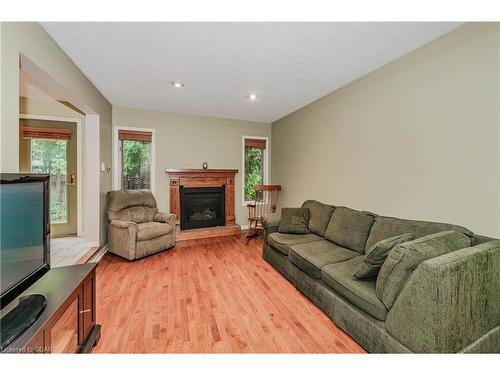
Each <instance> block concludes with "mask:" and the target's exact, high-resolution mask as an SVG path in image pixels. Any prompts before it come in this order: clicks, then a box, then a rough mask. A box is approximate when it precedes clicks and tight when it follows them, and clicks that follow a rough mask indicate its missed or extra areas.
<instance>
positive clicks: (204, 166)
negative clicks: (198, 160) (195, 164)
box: [201, 161, 208, 169]
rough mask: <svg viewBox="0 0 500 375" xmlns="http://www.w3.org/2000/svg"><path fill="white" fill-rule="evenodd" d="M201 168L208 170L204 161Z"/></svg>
mask: <svg viewBox="0 0 500 375" xmlns="http://www.w3.org/2000/svg"><path fill="white" fill-rule="evenodd" d="M201 166H202V167H203V169H208V163H207V162H206V161H204V162H203V164H202V165H201Z"/></svg>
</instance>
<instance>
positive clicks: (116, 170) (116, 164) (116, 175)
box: [112, 125, 156, 194]
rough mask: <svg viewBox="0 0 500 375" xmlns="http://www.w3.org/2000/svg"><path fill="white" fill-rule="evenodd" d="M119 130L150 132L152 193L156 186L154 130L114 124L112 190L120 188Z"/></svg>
mask: <svg viewBox="0 0 500 375" xmlns="http://www.w3.org/2000/svg"><path fill="white" fill-rule="evenodd" d="M120 131H127V132H130V131H133V132H144V133H149V134H151V165H150V167H151V170H150V173H151V175H150V185H151V186H150V188H151V189H150V190H151V192H152V193H153V194H154V193H155V187H156V150H155V143H156V130H155V129H152V128H138V127H137V128H136V127H128V126H121V125H115V126H113V161H112V163H113V164H112V165H113V168H112V175H113V176H112V177H113V190H120V189H121V186H122V185H121V157H120V147H121V143H122V142H121V141H120V140H119V139H118V138H119V137H118V133H119V132H120Z"/></svg>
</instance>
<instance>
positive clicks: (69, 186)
mask: <svg viewBox="0 0 500 375" xmlns="http://www.w3.org/2000/svg"><path fill="white" fill-rule="evenodd" d="M20 126H21V127H27V128H48V129H67V130H69V131H70V136H69V140H61V139H46V138H40V139H37V138H36V137H35V138H31V139H23V138H21V147H20V149H21V151H22V153H23V154H24V158H23V157H22V155H21V160H20V170H21V171H23V172H31V173H45V174H49V175H50V223H51V228H50V229H51V234H52V237H62V236H76V235H77V185H76V179H77V178H78V176H77V174H76V172H77V150H76V149H77V139H76V135H77V133H76V124H75V123H71V122H60V121H49V120H24V119H22V120H20Z"/></svg>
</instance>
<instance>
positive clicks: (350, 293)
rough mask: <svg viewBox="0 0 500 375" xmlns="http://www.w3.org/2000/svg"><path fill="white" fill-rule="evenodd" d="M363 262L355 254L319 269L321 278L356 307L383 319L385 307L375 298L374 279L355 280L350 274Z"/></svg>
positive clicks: (385, 314)
mask: <svg viewBox="0 0 500 375" xmlns="http://www.w3.org/2000/svg"><path fill="white" fill-rule="evenodd" d="M362 262H363V257H362V256H357V257H355V258H353V259H350V260H348V261H346V262H342V263H335V264H329V265H327V266H325V267H323V268H322V270H321V280H323V282H324V283H325V284H326V285H328V286H329V287H330V288H332V289H333V290H334V291H335V292H337V293H338V294H340V295H341V296H342V297H344V298H345V299H346V300H348V301H349V302H351V303H352V304H354V305H356V306H357V307H358V308H360V309H361V310H363V311H364V312H366V313H367V314H370V315H371V316H373V317H374V318H375V319H378V320H385V317H386V316H387V309H386V307H385V306H384V304H383V303H382V301H380V300H379V299H378V298H377V294H376V291H375V280H373V279H372V280H356V279H353V277H352V274H353V272H354V271H356V270H357V269H358V268H359V266H360V264H361V263H362Z"/></svg>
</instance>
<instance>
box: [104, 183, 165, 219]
mask: <svg viewBox="0 0 500 375" xmlns="http://www.w3.org/2000/svg"><path fill="white" fill-rule="evenodd" d="M106 205H107V209H108V219H109V220H110V221H111V220H122V221H133V222H135V223H145V222H148V221H153V217H154V215H155V213H157V212H158V208H157V207H156V199H155V197H154V195H153V193H151V191H149V190H113V191H110V192H108V193H107V194H106Z"/></svg>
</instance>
